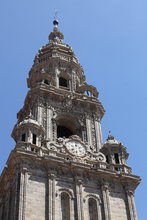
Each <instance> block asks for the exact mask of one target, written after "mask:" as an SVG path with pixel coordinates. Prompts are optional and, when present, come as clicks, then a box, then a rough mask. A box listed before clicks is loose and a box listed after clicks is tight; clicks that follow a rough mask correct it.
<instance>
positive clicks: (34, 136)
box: [33, 134, 36, 144]
mask: <svg viewBox="0 0 147 220" xmlns="http://www.w3.org/2000/svg"><path fill="white" fill-rule="evenodd" d="M33 144H36V134H33Z"/></svg>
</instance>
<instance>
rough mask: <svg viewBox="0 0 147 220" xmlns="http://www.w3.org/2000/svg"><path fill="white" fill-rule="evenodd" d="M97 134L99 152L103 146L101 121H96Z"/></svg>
mask: <svg viewBox="0 0 147 220" xmlns="http://www.w3.org/2000/svg"><path fill="white" fill-rule="evenodd" d="M95 132H96V143H97V151H99V150H100V148H101V146H102V132H101V124H100V122H99V121H95Z"/></svg>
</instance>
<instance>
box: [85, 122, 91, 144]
mask: <svg viewBox="0 0 147 220" xmlns="http://www.w3.org/2000/svg"><path fill="white" fill-rule="evenodd" d="M86 127H87V139H88V140H87V141H88V144H89V145H92V135H91V120H90V119H88V118H86Z"/></svg>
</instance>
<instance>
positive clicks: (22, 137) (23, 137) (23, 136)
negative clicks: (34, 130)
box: [21, 134, 26, 142]
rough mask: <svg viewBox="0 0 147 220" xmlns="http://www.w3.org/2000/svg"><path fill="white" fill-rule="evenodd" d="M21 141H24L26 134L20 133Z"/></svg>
mask: <svg viewBox="0 0 147 220" xmlns="http://www.w3.org/2000/svg"><path fill="white" fill-rule="evenodd" d="M21 141H24V142H25V141H26V134H22V136H21Z"/></svg>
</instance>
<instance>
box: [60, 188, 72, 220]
mask: <svg viewBox="0 0 147 220" xmlns="http://www.w3.org/2000/svg"><path fill="white" fill-rule="evenodd" d="M61 219H62V220H70V198H69V195H68V194H67V193H65V192H63V193H61Z"/></svg>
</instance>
